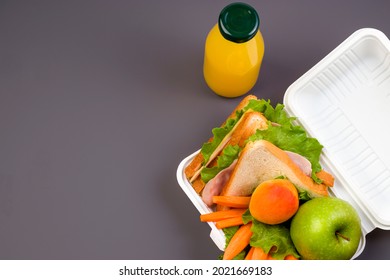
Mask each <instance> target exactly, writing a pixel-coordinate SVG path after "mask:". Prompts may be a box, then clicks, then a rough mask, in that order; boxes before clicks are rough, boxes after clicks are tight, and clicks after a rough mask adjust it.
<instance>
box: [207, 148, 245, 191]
mask: <svg viewBox="0 0 390 280" xmlns="http://www.w3.org/2000/svg"><path fill="white" fill-rule="evenodd" d="M240 150H241V149H240V147H239V146H238V145H235V146H227V147H226V148H225V149H223V151H222V153H221V155H220V156H219V157H218V159H217V165H216V166H213V167H206V168H203V169H202V171H201V172H200V176H201V178H202V180H203V182H205V183H207V182H208V181H210V180H211V179H212V178H214V177H215V175H217V174H218V173H219V172H220V171H221V170H223V169H225V168H227V167H229V166H230V165H231V164H232V163H233V161H234V160H235V159H236V158H237V157H238V154H239V153H240Z"/></svg>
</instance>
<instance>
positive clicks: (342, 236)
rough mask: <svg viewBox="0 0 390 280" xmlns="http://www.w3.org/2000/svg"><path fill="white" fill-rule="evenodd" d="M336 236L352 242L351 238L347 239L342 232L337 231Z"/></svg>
mask: <svg viewBox="0 0 390 280" xmlns="http://www.w3.org/2000/svg"><path fill="white" fill-rule="evenodd" d="M336 235H338V236H340V237H341V238H343V239H345V240H347V241H350V239H349V237H346V236H345V235H342V234H341V233H340V232H338V231H336Z"/></svg>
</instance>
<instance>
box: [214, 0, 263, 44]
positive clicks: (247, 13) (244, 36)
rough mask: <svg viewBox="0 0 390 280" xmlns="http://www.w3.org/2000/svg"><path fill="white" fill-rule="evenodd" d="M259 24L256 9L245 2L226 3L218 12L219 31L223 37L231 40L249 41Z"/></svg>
mask: <svg viewBox="0 0 390 280" xmlns="http://www.w3.org/2000/svg"><path fill="white" fill-rule="evenodd" d="M259 25H260V19H259V16H258V14H257V12H256V10H255V9H254V8H252V7H251V6H249V5H248V4H245V3H232V4H230V5H227V6H226V7H225V8H224V9H223V10H222V11H221V13H220V14H219V20H218V27H219V31H220V32H221V34H222V36H223V37H224V38H225V39H227V40H229V41H232V42H236V43H243V42H246V41H249V40H250V39H252V38H253V37H254V36H255V35H256V33H257V30H258V29H259Z"/></svg>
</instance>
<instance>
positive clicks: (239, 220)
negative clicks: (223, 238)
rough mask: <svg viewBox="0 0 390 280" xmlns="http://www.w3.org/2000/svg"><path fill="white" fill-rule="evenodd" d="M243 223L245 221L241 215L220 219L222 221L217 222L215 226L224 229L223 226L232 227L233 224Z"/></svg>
mask: <svg viewBox="0 0 390 280" xmlns="http://www.w3.org/2000/svg"><path fill="white" fill-rule="evenodd" d="M242 224H244V221H243V220H242V216H241V215H240V216H237V217H233V218H227V219H223V220H220V221H218V222H216V223H215V226H216V227H217V228H218V229H222V228H227V227H232V226H239V225H242Z"/></svg>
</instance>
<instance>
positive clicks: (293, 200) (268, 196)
mask: <svg viewBox="0 0 390 280" xmlns="http://www.w3.org/2000/svg"><path fill="white" fill-rule="evenodd" d="M298 208H299V197H298V191H297V189H296V188H295V186H294V184H293V183H291V182H290V181H289V180H287V179H273V180H268V181H265V182H263V183H261V184H260V185H258V186H257V188H256V189H255V191H254V192H253V194H252V197H251V200H250V202H249V211H250V213H251V215H252V216H253V217H254V218H255V219H256V220H258V221H260V222H262V223H265V224H269V225H276V224H280V223H283V222H285V221H287V220H288V219H290V218H291V217H292V216H294V214H295V213H296V212H297V211H298Z"/></svg>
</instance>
